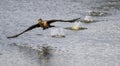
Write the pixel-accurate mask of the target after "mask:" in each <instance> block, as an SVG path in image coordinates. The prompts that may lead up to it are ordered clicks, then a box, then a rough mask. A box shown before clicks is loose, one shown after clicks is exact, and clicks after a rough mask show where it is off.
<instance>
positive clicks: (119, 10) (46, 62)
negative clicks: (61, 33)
mask: <svg viewBox="0 0 120 66" xmlns="http://www.w3.org/2000/svg"><path fill="white" fill-rule="evenodd" d="M90 11H101V12H103V13H107V14H106V15H104V16H93V19H94V20H96V22H93V23H87V24H86V23H82V22H81V23H80V26H82V27H86V28H88V29H86V30H80V31H71V30H65V36H66V37H65V38H53V37H51V35H50V31H51V29H52V28H50V29H47V30H44V31H43V30H42V29H41V28H37V29H34V30H32V31H29V32H26V33H24V34H23V35H21V36H19V37H17V38H14V39H7V38H6V37H7V36H11V35H15V34H17V33H19V32H21V31H23V30H25V29H26V28H27V27H29V26H31V25H33V24H36V22H37V19H39V18H42V19H45V20H49V19H73V18H78V17H81V19H83V18H84V17H85V16H86V15H88V13H89V12H90ZM54 25H55V26H59V27H61V28H64V27H70V26H72V23H59V22H58V23H54ZM44 44H45V45H47V46H50V47H52V49H53V50H51V52H50V54H51V56H49V59H41V58H39V53H38V52H39V51H38V50H39V47H40V46H43V45H44ZM0 66H120V1H119V0H0Z"/></svg>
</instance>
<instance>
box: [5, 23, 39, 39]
mask: <svg viewBox="0 0 120 66" xmlns="http://www.w3.org/2000/svg"><path fill="white" fill-rule="evenodd" d="M37 27H40V25H39V24H35V25H32V26H30V27H29V28H28V29H26V30H24V31H23V32H21V33H19V34H17V35H14V36H9V37H7V38H16V37H18V36H20V35H22V34H23V33H25V32H27V31H30V30H32V29H34V28H37Z"/></svg>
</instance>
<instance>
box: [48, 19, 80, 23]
mask: <svg viewBox="0 0 120 66" xmlns="http://www.w3.org/2000/svg"><path fill="white" fill-rule="evenodd" d="M78 19H80V18H76V19H72V20H48V21H47V22H48V24H51V23H53V22H75V21H76V20H78Z"/></svg>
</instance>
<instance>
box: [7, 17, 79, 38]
mask: <svg viewBox="0 0 120 66" xmlns="http://www.w3.org/2000/svg"><path fill="white" fill-rule="evenodd" d="M78 19H80V18H76V19H72V20H42V19H41V18H40V19H38V23H37V24H34V25H32V26H30V27H29V28H28V29H26V30H25V31H23V32H21V33H19V34H17V35H14V36H10V37H7V38H16V37H18V36H20V35H21V34H23V33H25V32H27V31H30V30H32V29H34V28H38V27H41V28H43V30H45V29H48V28H51V27H55V26H54V25H50V24H51V23H54V22H74V21H76V20H78Z"/></svg>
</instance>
